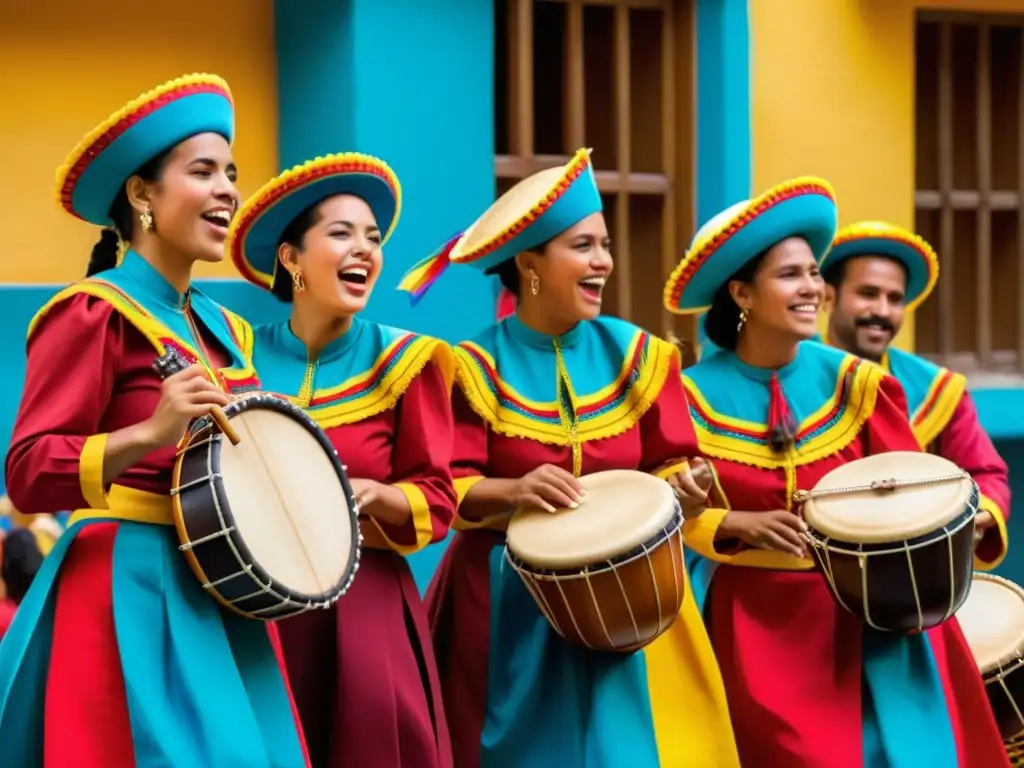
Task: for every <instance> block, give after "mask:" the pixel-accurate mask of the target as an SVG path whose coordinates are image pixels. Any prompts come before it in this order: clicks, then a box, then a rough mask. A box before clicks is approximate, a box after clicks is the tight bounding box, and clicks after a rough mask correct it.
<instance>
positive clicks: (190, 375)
mask: <svg viewBox="0 0 1024 768" xmlns="http://www.w3.org/2000/svg"><path fill="white" fill-rule="evenodd" d="M153 368H154V370H156V372H157V373H158V374H159V375H160V378H162V379H163V380H164V383H163V387H162V389H163V394H162V396H161V398H160V403H159V404H157V413H160V412H161V405H163V404H164V402H165V400H168V395H169V394H170V395H172V397H174V399H175V401H176V402H177V404H178V405H181V406H182V407H184V408H185V410H186V412H187V413H190V414H192V416H191V418H190V419H188V420H187V421H185V423H184V426H183V427H182V428H181V430H180V431H179V432H178V436H177V437H175V438H174V441H173V442H177V441H178V439H180V438H181V435H183V434H184V433H185V430H187V429H188V425H189V422H190V421H191V420H192V419H194V418H198V417H200V416H206V415H207V414H209V415H210V416H211V417H212V418H213V421H214V423H215V424H216V425H217V427H218V428H219V429H220V431H221V432H223V433H224V436H225V437H226V438H227V439H228V440H229V441H230V442H231V444H232V445H238V443H239V437H238V433H237V432H235V430H234V427H232V426H231V424H230V422H229V421H228V417H227V415H226V414H225V413H224V411H223V410H222V407H223V406H225V405H227V404H228V403H230V402H231V397H230V396H229V395H228V394H226V393H225V392H224V391H223V390H221V389H220V388H219V387H217V386H215V385H214V384H213V383H212V382H211V381H210V380H209V379H208V378H207V377H206V372H205V371H204V370H203V369H202V367H201V366H199V365H189V364H188V363H187V362H186V360H185V358H183V357H182V356H181V354H180V353H179V352H178V351H177V350H175V349H168V350H167V352H165V353H164V354H163V355H161V356H160V357H158V358H157V359H156V360H155V361H154V363H153ZM171 381H174V382H175V383H174V384H172V385H171V388H170V389H168V382H171ZM212 392H215V393H217V394H218V395H220V396H215V395H213V394H211V393H212ZM202 405H205V406H206V408H205V409H202V407H201V406H202ZM196 408H199V409H200V410H198V411H197V410H196ZM166 411H167V408H166V407H165V408H164V412H165V413H166ZM157 413H155V414H154V415H153V416H154V418H155V417H156V415H157Z"/></svg>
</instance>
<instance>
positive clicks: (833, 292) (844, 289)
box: [821, 221, 1010, 570]
mask: <svg viewBox="0 0 1024 768" xmlns="http://www.w3.org/2000/svg"><path fill="white" fill-rule="evenodd" d="M821 273H822V276H823V277H824V278H825V282H826V286H825V306H826V309H828V308H830V310H831V316H830V318H829V325H828V341H829V343H830V344H832V345H833V346H836V347H840V348H842V349H845V350H846V351H847V352H851V353H853V354H855V355H859V356H860V357H863V358H865V359H868V360H871V361H873V362H875V363H878V364H879V365H881V366H882V367H884V368H885V369H886V370H887V371H889V373H891V374H892V375H893V376H895V377H896V378H897V379H898V380H899V382H900V384H902V385H903V389H904V391H905V392H906V395H907V406H908V410H909V412H910V413H909V415H910V421H911V425H912V426H913V428H914V432H915V434H916V435H917V439H918V442H919V443H920V444H921V448H922V449H923V450H926V451H929V452H930V453H937V454H939V455H940V456H944V457H945V458H947V459H949V460H950V461H952V462H954V463H955V464H957V465H958V466H960V467H962V468H963V469H965V470H967V471H968V472H969V473H970V474H971V476H972V477H973V478H974V481H975V482H976V483H977V484H978V487H979V489H980V490H981V509H980V511H979V512H978V516H977V518H976V531H975V557H974V566H975V568H977V569H979V570H991V569H993V568H995V567H996V566H997V565H999V563H1000V562H1001V561H1002V559H1003V557H1005V556H1006V548H1007V545H1008V540H1007V533H1006V519H1007V517H1009V514H1010V488H1009V484H1008V481H1007V469H1006V463H1005V462H1004V461H1003V460H1002V458H1000V456H999V454H998V453H997V452H996V449H995V446H993V445H992V441H991V440H990V439H989V436H988V435H987V434H986V432H985V430H984V429H982V426H981V424H980V423H979V421H978V412H977V410H976V409H975V406H974V402H973V401H972V400H971V396H970V394H969V393H968V392H967V379H966V378H965V377H964V376H963V375H962V374H959V373H954V372H953V371H950V370H948V369H947V368H943V367H941V366H939V365H936V364H935V363H932V362H930V361H928V360H925V359H924V358H923V357H919V356H917V355H914V354H911V353H910V352H904V351H903V350H900V349H895V348H890V344H891V343H892V340H893V338H895V336H896V334H897V333H899V330H900V328H901V327H902V326H903V318H904V316H905V315H906V314H907V313H908V312H910V311H912V310H913V309H915V308H916V307H917V306H919V305H920V304H921V303H922V302H923V301H924V300H925V299H927V298H928V296H929V294H930V293H931V292H932V289H934V287H935V283H936V281H937V279H938V276H939V261H938V257H937V256H936V255H935V251H934V250H933V249H932V247H931V246H930V245H929V244H928V243H927V242H925V241H924V239H922V238H921V237H919V236H918V235H915V234H913V233H912V232H908V231H906V230H904V229H902V228H900V227H897V226H895V225H892V224H887V223H885V222H878V221H864V222H858V223H856V224H851V225H850V226H848V227H846V228H844V229H841V230H840V231H839V232H838V233H837V234H836V237H835V240H834V241H833V244H832V250H831V251H829V253H828V255H827V256H826V257H825V258H824V260H823V261H822V262H821Z"/></svg>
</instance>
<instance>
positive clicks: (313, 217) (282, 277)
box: [270, 200, 323, 304]
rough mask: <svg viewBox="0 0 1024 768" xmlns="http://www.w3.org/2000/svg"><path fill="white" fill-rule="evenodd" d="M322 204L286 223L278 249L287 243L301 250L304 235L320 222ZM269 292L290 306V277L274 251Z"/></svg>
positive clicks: (320, 201) (291, 297) (316, 203)
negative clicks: (272, 272) (272, 277)
mask: <svg viewBox="0 0 1024 768" xmlns="http://www.w3.org/2000/svg"><path fill="white" fill-rule="evenodd" d="M322 202H323V201H322V200H317V201H316V202H315V203H313V204H312V205H311V206H309V207H308V208H306V209H305V210H303V211H302V212H301V213H299V215H298V216H296V217H295V218H294V219H292V220H291V221H290V222H288V226H287V227H285V228H284V232H282V233H281V239H280V240H278V241H277V247H278V248H280V247H281V246H282V245H283V244H284V243H288V245H290V246H292V247H293V248H298V249H299V250H300V251H301V250H302V243H303V240H305V239H306V233H307V232H309V230H311V229H312V228H313V227H315V226H316V224H317V222H319V221H320V203H322ZM270 292H271V293H273V294H274V295H275V296H276V297H277V298H278V299H280V300H281V301H283V302H285V303H286V304H290V303H291V302H292V299H293V298H294V296H293V295H292V280H291V275H290V274H288V271H287V270H285V269H284V268H283V267H282V266H281V263H280V261H278V259H277V254H276V251H275V254H274V282H273V283H271V284H270Z"/></svg>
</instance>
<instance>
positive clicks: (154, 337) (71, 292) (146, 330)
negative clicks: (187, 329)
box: [26, 277, 256, 383]
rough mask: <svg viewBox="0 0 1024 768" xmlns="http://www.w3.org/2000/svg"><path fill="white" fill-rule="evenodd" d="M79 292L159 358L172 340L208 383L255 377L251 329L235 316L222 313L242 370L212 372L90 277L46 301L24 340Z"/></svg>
mask: <svg viewBox="0 0 1024 768" xmlns="http://www.w3.org/2000/svg"><path fill="white" fill-rule="evenodd" d="M80 293H84V294H87V295H89V296H92V297H94V298H97V299H99V300H101V301H105V302H106V303H107V304H109V305H110V306H112V307H113V308H114V310H115V311H116V312H117V313H118V314H119V315H121V317H123V318H124V319H125V320H127V321H128V322H129V323H131V325H132V326H133V327H134V328H135V329H136V330H138V331H139V333H141V334H142V335H143V336H145V337H146V339H147V340H148V341H149V343H150V344H152V345H153V349H155V350H156V353H157V354H158V355H162V354H164V353H165V352H166V351H167V347H166V346H165V345H164V341H173V342H174V343H175V344H177V345H179V346H180V347H181V348H182V349H184V350H185V351H186V352H188V353H189V354H190V355H191V356H192V357H193V358H195V359H196V361H198V363H199V364H200V365H201V366H202V367H203V370H205V371H206V373H207V375H208V376H209V377H210V380H211V381H214V382H216V381H217V380H218V373H219V374H220V375H221V376H223V378H224V379H225V380H226V381H227V382H228V383H230V382H232V381H240V380H246V379H251V378H255V377H256V372H255V370H253V367H252V348H253V334H252V328H251V327H250V326H249V324H248V323H247V322H246V321H245V320H243V319H241V318H240V317H238V316H237V315H234V314H233V313H224V314H225V317H226V322H227V323H228V325H229V326H230V327H231V328H232V330H235V331H237V332H238V333H239V336H238V339H239V348H240V349H241V350H242V352H243V360H242V362H243V363H244V364H245V366H246V367H245V368H221V369H220V370H219V371H216V370H214V369H213V368H211V367H210V365H209V364H208V363H207V361H206V360H205V359H203V355H202V353H201V352H200V351H199V350H198V349H196V348H195V347H194V346H193V345H192V344H191V343H190V342H188V341H186V340H185V339H183V338H181V337H180V336H178V335H177V334H175V333H174V332H173V331H171V329H170V328H168V327H167V326H166V325H164V324H163V323H161V322H160V321H159V320H158V319H157V318H156V317H154V316H153V315H151V314H150V313H149V312H147V311H146V310H145V309H144V308H143V307H141V306H140V305H138V304H136V303H134V302H133V301H130V300H129V299H128V298H127V297H126V295H125V294H124V293H122V292H121V291H120V290H119V289H117V288H115V287H114V286H113V285H111V284H110V283H107V282H105V281H103V280H100V279H97V278H92V277H90V278H86V279H85V280H79V281H78V282H77V283H73V284H71V285H69V286H68V287H67V288H65V289H64V290H62V291H60V292H58V293H57V295H56V296H54V297H53V298H51V299H50V300H49V301H47V302H46V303H45V304H44V305H43V306H42V308H41V309H40V310H39V311H38V312H36V314H35V316H34V317H33V318H32V320H31V321H30V322H29V324H28V333H27V335H26V336H27V339H28V340H30V341H31V339H32V335H33V334H34V333H35V331H36V328H37V327H38V325H39V323H40V322H42V320H43V318H44V317H46V315H47V313H49V311H50V310H51V309H53V307H55V306H56V305H57V304H60V303H61V302H62V301H66V300H67V299H69V298H71V297H72V296H76V295H78V294H80ZM228 315H230V316H231V318H232V319H230V320H229V319H227V316H228ZM243 345H248V348H247V349H246V348H244V347H243Z"/></svg>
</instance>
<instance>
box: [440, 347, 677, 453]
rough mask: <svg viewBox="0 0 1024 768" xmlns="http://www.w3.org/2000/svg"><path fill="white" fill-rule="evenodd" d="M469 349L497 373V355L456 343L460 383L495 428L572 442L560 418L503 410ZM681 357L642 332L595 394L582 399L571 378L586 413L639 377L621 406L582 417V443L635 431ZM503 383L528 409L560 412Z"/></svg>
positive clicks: (506, 432)
mask: <svg viewBox="0 0 1024 768" xmlns="http://www.w3.org/2000/svg"><path fill="white" fill-rule="evenodd" d="M645 337H646V338H647V340H648V344H647V351H646V354H645V355H644V356H643V358H642V359H641V361H640V365H639V367H636V366H634V364H633V361H634V359H635V357H636V354H635V353H636V349H637V346H638V345H639V344H642V343H643V340H644V338H645ZM470 349H472V351H473V354H475V355H478V356H480V357H481V358H482V359H483V360H485V361H486V363H487V365H488V367H489V368H490V372H491V373H493V375H495V376H497V375H498V372H497V365H496V364H495V362H494V358H493V357H492V356H491V355H490V354H489V353H488V352H487V351H486V350H485V349H483V348H482V347H480V346H479V345H477V344H474V343H472V342H463V343H462V344H459V345H458V346H457V347H455V362H456V368H455V377H456V381H457V382H458V384H459V388H460V389H461V390H462V393H463V394H464V395H465V397H466V401H467V402H468V403H469V405H470V407H471V408H472V409H473V411H474V412H475V413H476V414H477V415H478V416H479V417H480V418H481V419H483V421H484V422H485V423H486V424H487V425H488V426H489V427H490V428H491V429H492V430H493V431H495V432H497V433H498V434H502V435H505V436H508V437H522V438H526V439H527V440H535V441H537V442H539V443H547V444H549V445H561V446H571V445H572V435H570V434H568V433H567V431H566V429H565V427H564V426H563V424H562V423H561V421H557V422H551V423H547V422H543V421H539V420H536V419H531V418H529V417H527V416H524V415H522V414H520V413H517V412H516V411H513V410H510V409H508V408H503V407H502V406H501V405H500V403H499V400H498V398H497V396H496V395H495V393H494V391H493V390H492V389H491V387H490V384H489V380H488V378H486V377H485V376H484V374H483V372H482V371H481V369H480V366H479V365H477V363H476V362H475V361H474V359H473V354H471V353H470V352H469V351H468V350H470ZM678 361H679V350H678V349H677V348H676V347H675V345H673V344H670V343H669V342H667V341H665V340H664V339H660V338H658V337H656V336H651V335H649V334H646V333H645V332H644V331H640V330H638V331H637V332H636V334H635V335H634V337H633V339H632V341H631V342H630V344H629V346H628V347H627V352H626V354H625V356H624V358H623V362H622V367H621V369H620V371H619V375H618V377H617V378H616V380H615V381H614V382H612V383H611V384H609V385H607V386H606V387H603V388H601V389H600V390H598V391H597V392H595V393H594V394H591V395H586V396H583V397H577V396H576V394H575V392H573V391H572V383H571V382H567V384H568V386H569V389H570V392H571V394H572V397H573V403H574V404H575V405H576V408H577V412H579V411H585V410H586V409H587V407H588V406H591V405H594V404H596V403H599V402H601V401H602V400H605V399H607V398H608V397H610V396H611V395H613V394H614V393H615V392H616V391H618V390H621V389H622V387H623V384H624V383H625V382H626V381H627V380H628V379H629V378H630V377H631V376H634V375H635V381H633V383H632V384H630V385H629V388H628V390H627V391H626V395H625V397H624V398H623V399H622V402H621V403H619V405H617V406H615V407H614V408H611V409H609V410H608V411H606V412H604V413H602V414H600V415H598V416H595V417H593V418H583V419H581V420H580V421H578V423H577V425H576V436H577V439H578V440H579V441H580V442H581V443H585V442H589V441H591V440H603V439H605V438H609V437H614V436H616V435H621V434H623V433H624V432H627V431H629V430H630V429H632V428H633V427H634V426H635V425H636V424H637V422H639V421H640V419H641V418H643V415H644V414H645V413H647V411H648V410H649V409H650V407H651V406H652V405H653V404H654V402H655V400H657V399H658V395H659V394H661V390H662V387H663V386H664V384H665V381H666V380H667V378H668V374H669V371H670V370H671V369H672V364H673V362H676V363H678ZM500 384H501V386H502V387H503V388H504V389H506V390H507V391H508V394H509V398H510V399H512V400H514V401H515V402H518V403H521V404H523V405H524V406H525V407H526V408H528V409H534V410H538V411H548V412H552V413H555V414H557V413H559V412H560V411H559V403H558V401H557V400H552V401H550V402H547V403H540V402H537V401H534V400H530V399H529V398H526V397H523V396H522V395H521V394H520V393H519V392H517V391H516V390H515V389H514V388H513V387H511V386H510V385H509V384H508V383H507V382H504V381H502V382H501V383H500Z"/></svg>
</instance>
